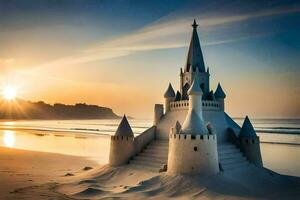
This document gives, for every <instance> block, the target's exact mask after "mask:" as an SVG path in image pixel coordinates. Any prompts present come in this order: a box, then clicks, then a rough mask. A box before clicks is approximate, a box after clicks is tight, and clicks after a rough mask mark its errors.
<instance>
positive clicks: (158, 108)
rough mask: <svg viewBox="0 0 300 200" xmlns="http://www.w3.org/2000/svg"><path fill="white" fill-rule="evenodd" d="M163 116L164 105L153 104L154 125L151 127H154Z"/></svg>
mask: <svg viewBox="0 0 300 200" xmlns="http://www.w3.org/2000/svg"><path fill="white" fill-rule="evenodd" d="M163 115H164V105H162V104H155V105H154V123H153V125H154V126H156V125H157V123H158V122H159V121H160V119H161V118H162V117H163Z"/></svg>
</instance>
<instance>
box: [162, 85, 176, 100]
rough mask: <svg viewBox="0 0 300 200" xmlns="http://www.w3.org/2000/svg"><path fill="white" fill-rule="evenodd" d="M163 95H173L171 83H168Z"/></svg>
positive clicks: (167, 96)
mask: <svg viewBox="0 0 300 200" xmlns="http://www.w3.org/2000/svg"><path fill="white" fill-rule="evenodd" d="M164 97H165V98H170V97H175V92H174V89H173V87H172V85H171V83H169V86H168V89H167V90H166V92H165V94H164Z"/></svg>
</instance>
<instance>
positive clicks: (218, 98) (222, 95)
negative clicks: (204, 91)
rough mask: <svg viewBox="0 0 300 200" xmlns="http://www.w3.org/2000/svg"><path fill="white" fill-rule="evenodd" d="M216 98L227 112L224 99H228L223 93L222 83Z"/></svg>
mask: <svg viewBox="0 0 300 200" xmlns="http://www.w3.org/2000/svg"><path fill="white" fill-rule="evenodd" d="M215 98H216V100H217V101H218V102H219V105H220V107H221V109H222V110H223V111H224V110H225V104H224V99H225V98H226V94H225V92H224V91H223V89H222V87H221V84H220V83H218V86H217V89H216V91H215Z"/></svg>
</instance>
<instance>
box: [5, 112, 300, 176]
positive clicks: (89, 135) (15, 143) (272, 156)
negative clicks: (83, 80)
mask: <svg viewBox="0 0 300 200" xmlns="http://www.w3.org/2000/svg"><path fill="white" fill-rule="evenodd" d="M120 120H121V119H115V120H30V121H1V122H0V146H5V147H9V148H17V149H25V150H33V151H43V152H51V153H60V154H68V155H76V156H84V157H87V158H89V159H92V160H95V161H96V162H98V163H99V164H105V163H107V162H108V155H109V145H110V144H109V137H108V136H109V135H113V134H114V132H115V131H116V129H117V127H118V124H119V122H120ZM234 120H235V121H236V122H237V123H238V124H239V125H242V123H243V119H239V118H237V119H234ZM251 121H252V123H253V126H254V128H255V130H256V131H257V133H258V135H259V136H260V141H261V152H262V156H263V162H264V166H265V167H268V168H270V169H272V170H274V171H276V172H278V173H283V174H287V175H295V176H300V119H252V120H251ZM129 122H130V124H131V126H132V129H133V132H134V134H135V135H138V134H140V133H142V132H143V131H144V130H146V129H147V128H149V127H151V125H152V120H141V119H129Z"/></svg>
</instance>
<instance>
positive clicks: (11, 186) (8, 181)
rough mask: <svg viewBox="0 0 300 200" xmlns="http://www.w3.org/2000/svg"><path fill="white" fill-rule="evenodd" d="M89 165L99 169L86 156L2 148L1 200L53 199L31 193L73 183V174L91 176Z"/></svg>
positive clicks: (0, 148)
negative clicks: (87, 167)
mask: <svg viewBox="0 0 300 200" xmlns="http://www.w3.org/2000/svg"><path fill="white" fill-rule="evenodd" d="M86 166H89V167H92V168H95V167H99V165H98V164H97V163H95V162H93V161H90V160H87V159H85V158H83V157H77V156H68V155H62V154H54V153H43V152H35V151H26V150H17V149H11V148H5V147H0V199H5V200H6V199H7V200H9V199H49V198H47V197H45V198H40V197H39V195H38V194H36V193H33V194H31V193H30V190H29V189H30V188H31V189H32V188H38V186H40V185H43V184H48V185H47V187H46V190H48V187H50V186H51V185H56V184H57V183H63V182H65V181H68V180H70V179H71V178H72V176H71V175H72V174H74V175H77V174H84V173H87V171H88V170H84V169H83V168H84V167H86ZM68 173H69V174H68ZM67 174H68V175H69V176H68V175H67ZM66 175H67V176H66ZM42 188H43V187H41V188H39V189H38V190H37V191H40V192H41V191H42ZM41 193H43V192H41ZM42 195H46V192H45V193H44V194H42ZM55 195H57V194H55Z"/></svg>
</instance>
